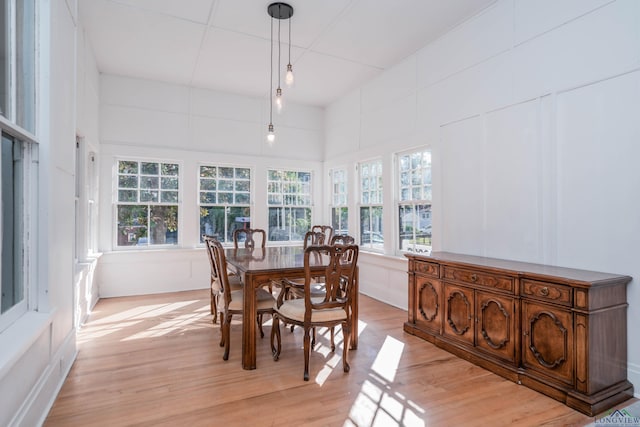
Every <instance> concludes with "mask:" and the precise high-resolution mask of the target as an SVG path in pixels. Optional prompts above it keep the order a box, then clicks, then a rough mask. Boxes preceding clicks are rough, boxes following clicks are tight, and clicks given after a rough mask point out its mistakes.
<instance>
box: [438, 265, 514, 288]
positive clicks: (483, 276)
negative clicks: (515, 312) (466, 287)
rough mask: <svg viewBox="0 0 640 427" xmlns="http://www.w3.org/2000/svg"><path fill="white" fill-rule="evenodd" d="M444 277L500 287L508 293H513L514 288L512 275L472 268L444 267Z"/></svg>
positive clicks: (472, 283) (490, 286)
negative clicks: (500, 274) (501, 274)
mask: <svg viewBox="0 0 640 427" xmlns="http://www.w3.org/2000/svg"><path fill="white" fill-rule="evenodd" d="M444 278H445V279H449V280H456V281H458V282H464V283H468V284H471V285H478V286H486V287H489V288H494V289H501V290H503V291H507V292H510V293H513V290H514V279H513V277H507V276H499V275H496V274H491V273H484V272H479V271H474V270H464V269H461V268H451V267H444Z"/></svg>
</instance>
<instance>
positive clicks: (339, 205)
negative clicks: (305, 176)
mask: <svg viewBox="0 0 640 427" xmlns="http://www.w3.org/2000/svg"><path fill="white" fill-rule="evenodd" d="M330 176H331V226H332V227H333V230H334V234H349V226H348V220H349V208H348V207H347V171H346V170H345V169H334V170H332V171H331V173H330Z"/></svg>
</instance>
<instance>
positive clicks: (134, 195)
mask: <svg viewBox="0 0 640 427" xmlns="http://www.w3.org/2000/svg"><path fill="white" fill-rule="evenodd" d="M118 201H119V202H133V203H135V202H137V201H138V192H137V191H131V190H120V191H118Z"/></svg>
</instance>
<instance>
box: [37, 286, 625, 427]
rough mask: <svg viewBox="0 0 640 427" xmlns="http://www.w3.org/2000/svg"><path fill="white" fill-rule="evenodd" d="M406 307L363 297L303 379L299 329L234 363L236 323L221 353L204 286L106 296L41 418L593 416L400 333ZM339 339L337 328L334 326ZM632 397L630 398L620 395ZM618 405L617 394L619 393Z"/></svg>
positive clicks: (275, 420)
mask: <svg viewBox="0 0 640 427" xmlns="http://www.w3.org/2000/svg"><path fill="white" fill-rule="evenodd" d="M405 319H406V313H405V312H404V311H402V310H399V309H397V308H394V307H391V306H388V305H385V304H382V303H380V302H378V301H375V300H373V299H371V298H368V297H365V296H361V298H360V321H361V326H360V342H359V348H358V350H356V351H352V352H351V353H350V361H351V372H350V373H348V374H345V373H344V372H343V371H342V361H341V358H340V355H341V353H342V352H341V349H337V350H336V353H335V354H332V353H331V352H330V351H329V349H328V338H327V336H326V335H327V334H324V331H320V332H319V334H322V336H320V335H319V340H318V341H319V344H318V345H317V346H316V349H315V351H314V352H313V354H312V356H311V367H310V374H311V380H310V381H309V382H304V381H303V380H302V371H303V356H302V349H301V346H302V331H301V330H300V329H299V328H296V330H295V331H294V333H290V332H289V331H288V330H287V331H283V350H282V355H281V357H280V360H279V361H278V362H274V361H273V359H272V358H271V354H270V348H269V338H268V336H269V332H270V330H271V326H270V323H269V324H267V325H265V333H266V336H265V338H264V339H262V340H260V339H258V360H257V364H258V368H257V369H256V370H253V371H245V370H243V369H242V368H241V366H240V352H241V341H240V333H241V325H240V324H234V325H232V328H231V335H232V341H231V355H230V357H229V360H228V361H226V362H225V361H223V360H222V349H221V348H220V347H219V346H218V342H219V339H220V330H219V327H218V325H213V324H212V323H211V315H210V314H209V299H208V291H206V290H204V291H190V292H180V293H171V294H162V295H148V296H143V297H126V298H112V299H103V300H100V302H99V303H98V304H97V305H96V307H95V309H94V311H93V314H92V315H91V320H90V321H89V322H88V324H87V325H86V326H85V327H84V328H83V329H82V330H81V331H80V332H79V334H78V347H79V352H78V358H77V360H76V362H75V364H74V366H73V368H72V369H71V372H70V373H69V376H68V378H67V380H66V382H65V383H64V386H63V387H62V390H61V391H60V394H59V396H58V397H57V399H56V401H55V403H54V405H53V408H52V409H51V412H50V414H49V416H48V418H47V420H46V422H45V426H49V427H53V426H83V427H89V426H128V425H136V426H225V427H226V426H235V425H238V426H270V425H279V426H301V425H314V426H342V425H347V426H351V425H357V426H372V425H376V426H385V427H386V426H405V425H407V426H408V425H416V426H511V425H517V426H542V425H547V426H570V425H575V426H581V425H587V424H589V423H591V422H593V421H594V419H593V418H590V417H587V416H585V415H583V414H581V413H579V412H577V411H574V410H573V409H570V408H568V407H567V406H565V405H563V404H561V403H559V402H556V401H555V400H553V399H551V398H548V397H546V396H544V395H542V394H539V393H537V392H535V391H532V390H530V389H527V388H525V387H523V386H519V385H517V384H515V383H512V382H510V381H507V380H505V379H502V378H501V377H499V376H497V375H495V374H492V373H490V372H488V371H486V370H484V369H482V368H479V367H477V366H475V365H473V364H471V363H469V362H466V361H464V360H462V359H460V358H458V357H456V356H453V355H451V354H449V353H447V352H446V351H443V350H441V349H438V348H437V347H435V346H433V345H432V344H430V343H427V342H425V341H422V340H420V339H418V338H416V337H413V336H411V335H408V334H405V333H404V332H403V331H402V324H403V322H404V321H405ZM338 340H339V342H340V346H341V336H340V337H339V338H338ZM631 403H633V402H632V401H628V404H631ZM622 406H625V405H622Z"/></svg>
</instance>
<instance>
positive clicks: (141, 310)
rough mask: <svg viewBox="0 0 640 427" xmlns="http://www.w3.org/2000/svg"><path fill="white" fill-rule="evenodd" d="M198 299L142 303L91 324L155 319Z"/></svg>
mask: <svg viewBox="0 0 640 427" xmlns="http://www.w3.org/2000/svg"><path fill="white" fill-rule="evenodd" d="M199 302H200V301H199V300H193V301H180V302H174V303H171V304H151V305H142V306H139V307H135V308H132V309H129V310H125V311H123V312H121V313H117V314H113V315H111V316H107V317H104V318H102V319H96V320H92V321H91V324H92V325H100V324H104V323H115V322H122V321H125V320H133V319H135V320H140V319H155V318H157V317H158V316H161V315H163V314H166V313H170V312H172V311H174V310H179V309H181V308H183V307H186V306H188V305H190V304H195V303H199Z"/></svg>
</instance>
